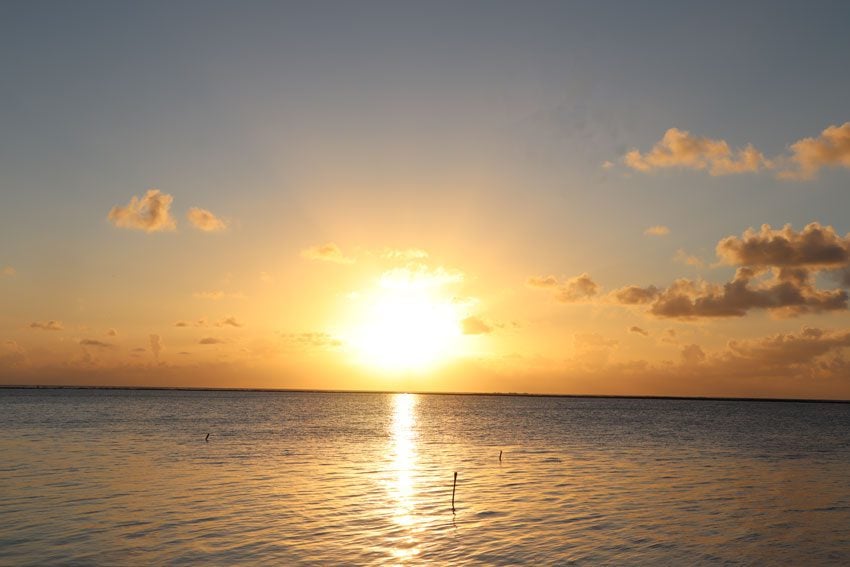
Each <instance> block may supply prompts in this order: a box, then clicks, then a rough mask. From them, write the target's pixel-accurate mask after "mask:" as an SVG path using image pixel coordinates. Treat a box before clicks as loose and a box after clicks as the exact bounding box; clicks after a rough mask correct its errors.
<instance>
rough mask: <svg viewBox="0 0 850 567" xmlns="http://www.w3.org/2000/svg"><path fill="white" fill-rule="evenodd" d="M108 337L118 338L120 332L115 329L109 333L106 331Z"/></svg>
mask: <svg viewBox="0 0 850 567" xmlns="http://www.w3.org/2000/svg"><path fill="white" fill-rule="evenodd" d="M106 336H107V337H117V336H118V331H116V330H115V329H109V330H108V331H106Z"/></svg>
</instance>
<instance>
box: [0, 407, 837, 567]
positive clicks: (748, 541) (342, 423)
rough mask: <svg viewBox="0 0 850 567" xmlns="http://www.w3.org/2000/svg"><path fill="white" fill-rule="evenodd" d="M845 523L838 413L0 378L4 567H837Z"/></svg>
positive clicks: (807, 409)
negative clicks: (128, 387) (34, 384)
mask: <svg viewBox="0 0 850 567" xmlns="http://www.w3.org/2000/svg"><path fill="white" fill-rule="evenodd" d="M207 432H210V433H211V435H210V440H209V442H205V441H204V437H205V435H206V433H207ZM500 450H501V451H503V454H502V460H501V462H500V461H499V451H500ZM455 471H457V472H458V483H457V495H456V511H455V512H454V513H452V510H451V494H452V475H453V473H454V472H455ZM848 527H850V406H848V405H843V404H803V403H755V402H721V401H677V400H629V399H570V398H531V397H498V396H428V395H406V394H389V395H383V394H313V393H260V392H255V393H244V392H177V391H121V390H117V391H97V390H0V564H3V565H27V564H31V565H46V564H69V563H72V564H93V565H116V564H120V565H152V564H180V563H202V564H286V565H298V564H304V565H309V564H319V565H328V564H379V565H384V564H451V565H462V564H523V563H539V564H545V565H549V564H570V563H576V564H592V565H595V564H618V565H626V564H678V565H684V564H714V563H733V564H806V565H812V564H845V565H846V564H850V530H848Z"/></svg>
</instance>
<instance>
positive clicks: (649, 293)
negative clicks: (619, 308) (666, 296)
mask: <svg viewBox="0 0 850 567" xmlns="http://www.w3.org/2000/svg"><path fill="white" fill-rule="evenodd" d="M660 292H661V290H659V289H658V288H657V287H655V286H654V285H651V286H648V287H640V286H636V285H628V286H626V287H623V288H620V289H617V290H614V291H613V292H611V295H612V296H613V297H614V300H615V302H616V303H622V304H623V305H643V304H645V303H651V302H652V301H653V300H654V299H655V298H656V297H658V294H659V293H660Z"/></svg>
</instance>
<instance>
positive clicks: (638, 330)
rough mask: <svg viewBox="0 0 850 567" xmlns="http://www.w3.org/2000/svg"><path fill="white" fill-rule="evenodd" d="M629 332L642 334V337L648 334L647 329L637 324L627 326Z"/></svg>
mask: <svg viewBox="0 0 850 567" xmlns="http://www.w3.org/2000/svg"><path fill="white" fill-rule="evenodd" d="M629 332H630V333H635V334H638V335H642V336H644V337H648V336H649V331H647V330H646V329H642V328H640V327H637V326H631V327H629Z"/></svg>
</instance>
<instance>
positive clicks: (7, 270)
mask: <svg viewBox="0 0 850 567" xmlns="http://www.w3.org/2000/svg"><path fill="white" fill-rule="evenodd" d="M17 273H18V271H17V270H15V268H13V267H12V266H3V268H2V269H0V277H3V278H11V277H12V276H14V275H16V274H17Z"/></svg>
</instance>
